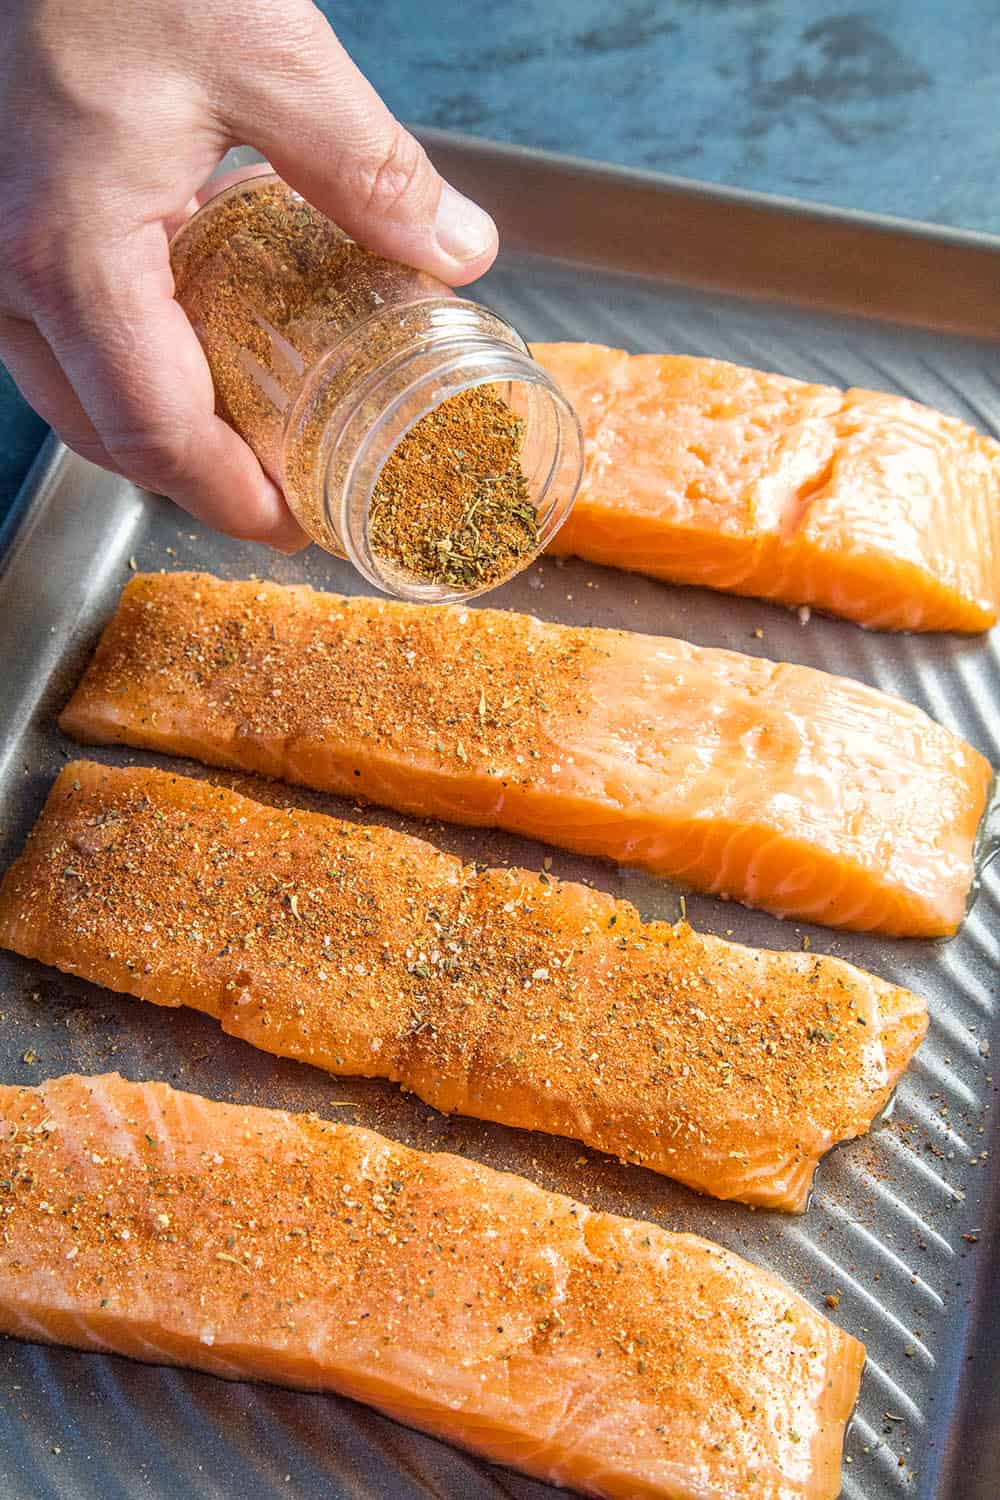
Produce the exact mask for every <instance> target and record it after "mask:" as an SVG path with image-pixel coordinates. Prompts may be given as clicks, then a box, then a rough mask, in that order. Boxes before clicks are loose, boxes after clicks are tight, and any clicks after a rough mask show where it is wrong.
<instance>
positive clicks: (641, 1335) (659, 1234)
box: [0, 1075, 864, 1500]
mask: <svg viewBox="0 0 1000 1500" xmlns="http://www.w3.org/2000/svg"><path fill="white" fill-rule="evenodd" d="M0 1184H2V1185H0V1331H3V1332H5V1333H8V1334H13V1335H16V1336H19V1337H22V1338H27V1339H31V1340H44V1341H49V1342H52V1343H59V1344H71V1345H77V1346H79V1347H81V1348H85V1349H90V1350H94V1349H103V1350H110V1351H112V1352H114V1353H117V1354H124V1355H128V1356H131V1357H133V1358H136V1359H141V1360H146V1361H149V1362H152V1363H163V1364H179V1365H190V1366H193V1367H194V1368H197V1369H201V1370H206V1371H208V1372H210V1373H211V1374H215V1375H221V1376H224V1377H226V1378H228V1379H244V1378H246V1379H261V1380H268V1381H273V1382H275V1383H277V1384H281V1385H289V1386H298V1387H303V1388H306V1389H312V1390H326V1391H336V1392H340V1393H341V1394H343V1395H345V1396H349V1397H352V1398H354V1399H355V1400H359V1401H365V1402H368V1403H369V1404H370V1405H372V1406H376V1407H378V1408H380V1409H381V1410H382V1411H384V1412H387V1413H388V1414H389V1415H390V1416H392V1417H395V1418H397V1419H398V1420H399V1421H402V1422H407V1423H409V1424H410V1425H411V1426H414V1427H419V1428H422V1429H423V1430H424V1431H426V1432H430V1433H433V1434H434V1435H436V1436H438V1437H441V1438H445V1439H447V1440H449V1441H451V1442H454V1443H457V1444H459V1445H461V1446H463V1447H466V1448H470V1449H472V1450H473V1451H474V1452H477V1453H480V1454H483V1455H485V1456H486V1457H487V1458H490V1459H493V1460H494V1461H496V1462H498V1463H503V1464H508V1465H510V1466H511V1467H514V1468H519V1469H522V1470H524V1471H525V1472H527V1473H529V1474H533V1475H537V1476H538V1477H540V1478H542V1479H548V1480H551V1481H552V1482H553V1483H556V1484H562V1485H568V1486H572V1487H574V1488H577V1489H579V1490H583V1491H585V1492H587V1493H589V1494H592V1495H598V1496H607V1497H622V1500H626V1497H627V1500H636V1497H638V1496H645V1497H648V1500H656V1497H660V1500H704V1497H706V1496H708V1495H718V1496H723V1495H733V1496H735V1495H740V1496H754V1497H759V1500H834V1497H835V1496H836V1495H837V1494H838V1493H839V1491H840V1463H841V1450H842V1445H843V1436H844V1428H845V1424H846V1422H847V1420H848V1418H849V1416H850V1414H851V1411H852V1409H853V1406H854V1402H855V1399H856V1396H857V1391H858V1385H859V1382H860V1378H861V1369H862V1364H863V1361H864V1348H863V1346H862V1345H861V1344H859V1343H858V1342H857V1340H856V1339H853V1338H851V1337H850V1335H848V1334H846V1333H843V1332H841V1331H840V1329H838V1328H836V1327H834V1326H833V1324H831V1323H830V1322H828V1320H827V1319H826V1318H825V1317H824V1316H822V1315H821V1314H820V1313H818V1312H816V1311H814V1310H813V1308H812V1307H810V1306H809V1305H808V1303H806V1302H805V1301H804V1300H803V1299H802V1298H801V1297H799V1296H797V1295H796V1293H794V1292H793V1291H792V1290H791V1289H790V1288H789V1287H787V1286H786V1285H785V1284H784V1283H783V1282H781V1281H780V1280H779V1279H778V1278H777V1277H776V1276H774V1275H772V1274H771V1273H770V1272H768V1271H765V1270H763V1269H761V1268H760V1267H758V1266H754V1265H751V1264H750V1263H749V1262H747V1261H745V1260H742V1259H741V1258H740V1257H739V1256H737V1255H734V1254H733V1253H732V1252H731V1251H728V1250H725V1249H723V1248H722V1247H721V1246H718V1245H714V1244H711V1243H710V1242H709V1241H707V1240H703V1239H700V1238H697V1237H695V1236H693V1235H688V1234H669V1233H667V1232H665V1231H664V1230H662V1229H660V1228H658V1227H657V1226H656V1225H653V1224H643V1223H639V1222H637V1221H635V1220H630V1219H622V1218H617V1217H615V1216H613V1215H611V1214H603V1213H597V1212H594V1211H592V1210H590V1209H588V1208H586V1207H583V1206H582V1205H581V1204H579V1203H574V1202H573V1201H572V1199H569V1198H565V1197H562V1196H560V1195H558V1194H555V1193H549V1192H545V1191H544V1190H543V1189H541V1188H538V1187H535V1186H534V1185H533V1184H532V1183H530V1182H527V1181H525V1180H524V1179H523V1178H521V1177H516V1176H512V1175H509V1174H507V1173H501V1172H496V1171H491V1170H490V1169H489V1168H487V1167H483V1166H480V1165H478V1164H477V1163H476V1162H472V1161H467V1160H465V1159H464V1158H461V1157H456V1156H447V1155H443V1154H438V1155H432V1154H427V1153H424V1152H419V1151H412V1150H409V1149H407V1148H406V1147H404V1146H400V1145H396V1144H394V1143H393V1142H391V1141H388V1140H386V1139H384V1137H382V1136H378V1135H375V1134H373V1133H372V1132H371V1131H368V1130H360V1129H357V1128H354V1127H351V1126H345V1125H339V1124H331V1123H329V1122H327V1121H324V1120H321V1119H318V1118H317V1117H316V1116H304V1115H290V1114H286V1113H284V1112H281V1111H278V1110H265V1109H253V1108H249V1107H246V1106H242V1105H233V1104H219V1103H216V1102H214V1101H212V1100H208V1099H202V1098H199V1097H198V1096H197V1095H194V1094H183V1093H176V1092H175V1091H174V1090H172V1089H171V1088H169V1087H168V1086H167V1085H166V1084H164V1083H128V1082H126V1081H125V1080H124V1079H122V1078H119V1077H118V1076H117V1075H110V1076H105V1077H96V1078H79V1077H66V1078H61V1079H57V1080H55V1081H52V1082H49V1083H46V1084H43V1085H42V1086H41V1087H40V1088H37V1089H33V1088H11V1087H4V1088H0Z"/></svg>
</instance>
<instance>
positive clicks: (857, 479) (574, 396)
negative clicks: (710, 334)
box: [533, 343, 1000, 631]
mask: <svg viewBox="0 0 1000 1500" xmlns="http://www.w3.org/2000/svg"><path fill="white" fill-rule="evenodd" d="M533 353H534V354H535V356H536V358H537V359H538V360H539V362H540V363H541V364H542V365H543V366H544V367H545V368H546V369H547V370H548V371H549V372H550V373H551V374H552V375H553V376H554V378H555V379H556V380H557V381H558V383H559V385H560V386H561V387H562V389H563V390H564V391H565V393H566V395H567V396H568V397H569V399H570V400H571V401H572V402H573V403H574V405H575V406H576V408H577V413H578V416H579V418H580V422H581V425H582V427H583V430H584V437H585V440H586V455H587V457H586V468H585V472H584V482H583V486H582V488H581V490H580V493H579V495H578V497H577V501H576V505H575V506H574V509H573V511H572V513H571V515H570V517H569V520H568V521H567V523H566V525H565V526H564V527H563V529H562V530H561V531H560V532H559V535H558V536H557V537H556V539H555V541H554V542H553V544H552V547H551V550H552V551H554V552H560V553H564V554H570V553H575V554H576V555H577V556H578V557H585V558H589V559H590V560H591V561H593V562H599V563H610V564H612V565H614V566H615V567H620V568H630V569H633V570H635V571H637V572H640V573H649V574H652V575H653V577H656V578H665V579H668V580H670V581H671V582H674V583H688V584H702V585H705V586H707V587H709V588H715V589H724V590H727V591H729V592H731V593H736V594H751V595H756V596H757V597H759V598H763V599H776V600H779V601H781V602H782V603H784V604H793V605H804V604H805V605H815V606H817V607H819V608H820V609H824V610H828V611H829V612H830V613H831V614H835V615H843V616H845V617H846V618H847V619H849V620H857V621H858V622H859V623H860V624H862V625H870V626H877V627H880V628H882V629H897V630H961V631H979V630H985V629H987V628H988V627H989V626H990V625H992V624H994V623H995V621H996V619H997V611H998V607H1000V445H998V444H997V443H996V442H995V441H994V440H993V439H992V438H989V437H985V436H983V435H982V434H981V433H979V432H977V431H976V430H975V429H974V428H972V427H970V426H968V425H967V424H966V423H965V422H961V421H959V420H957V419H956V418H954V417H948V416H945V415H944V414H943V413H941V412H938V411H934V410H932V409H931V408H929V407H926V406H921V405H918V403H917V402H915V401H908V400H906V399H905V398H904V397H902V396H892V395H887V394H884V393H882V392H879V391H866V390H849V391H842V390H838V389H836V388H834V387H833V386H825V385H808V384H806V383H805V382H803V381H800V380H792V379H789V378H788V377H787V376H784V375H771V374H766V373H764V372H762V371H760V370H749V369H743V368H741V367H740V366H738V365H733V364H727V363H725V362H723V361H722V360H717V359H695V358H691V357H689V356H687V355H670V354H667V355H654V354H642V355H632V356H630V355H628V354H626V353H625V351H624V350H622V349H608V348H605V347H604V346H603V345H600V344H572V343H565V344H536V345H535V346H534V348H533Z"/></svg>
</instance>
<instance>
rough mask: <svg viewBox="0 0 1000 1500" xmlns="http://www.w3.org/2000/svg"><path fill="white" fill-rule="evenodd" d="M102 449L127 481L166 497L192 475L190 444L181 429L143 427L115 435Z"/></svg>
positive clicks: (106, 440) (106, 438) (107, 439)
mask: <svg viewBox="0 0 1000 1500" xmlns="http://www.w3.org/2000/svg"><path fill="white" fill-rule="evenodd" d="M104 446H105V448H106V450H107V452H108V454H109V456H110V458H111V459H112V461H113V462H114V464H115V465H116V467H117V468H119V469H120V470H121V472H122V473H123V474H124V475H125V476H126V478H128V479H133V480H135V482H136V483H137V484H141V485H144V486H145V487H146V488H147V489H153V490H162V491H163V492H164V493H166V494H170V493H171V491H172V490H173V489H174V488H176V487H177V486H179V485H182V484H184V482H185V481H186V480H188V479H189V478H190V475H191V445H190V443H189V441H188V438H187V435H186V433H185V432H184V430H183V429H182V428H180V427H178V428H167V427H156V426H143V427H134V428H132V429H130V430H126V431H121V432H114V433H111V434H109V435H107V436H106V437H105V439H104Z"/></svg>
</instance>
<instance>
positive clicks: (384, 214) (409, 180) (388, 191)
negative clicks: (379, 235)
mask: <svg viewBox="0 0 1000 1500" xmlns="http://www.w3.org/2000/svg"><path fill="white" fill-rule="evenodd" d="M428 166H429V164H428V161H427V157H426V154H425V152H424V149H423V147H422V146H421V145H420V144H419V142H418V141H415V140H414V138H413V136H412V135H410V134H409V132H408V131H405V130H402V129H400V130H398V131H397V132H396V133H395V134H394V135H393V137H392V140H391V141H390V142H389V144H388V146H387V148H386V149H385V150H384V151H383V152H382V154H381V155H380V156H377V157H375V158H374V159H373V160H372V161H370V162H367V163H366V164H365V165H364V166H363V167H362V168H361V173H360V178H361V180H360V183H359V197H360V199H361V201H362V203H363V204H364V207H365V208H366V209H367V211H368V212H369V213H371V214H374V215H377V216H379V217H380V218H392V217H393V216H394V215H395V214H397V213H398V212H399V211H400V209H401V208H402V207H403V206H404V204H407V203H408V202H409V201H410V200H411V199H412V197H413V192H414V189H415V188H416V187H417V186H418V185H419V183H420V181H421V179H422V177H423V176H424V175H425V173H426V172H427V171H428Z"/></svg>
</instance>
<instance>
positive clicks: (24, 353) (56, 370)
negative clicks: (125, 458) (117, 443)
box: [0, 317, 115, 470]
mask: <svg viewBox="0 0 1000 1500" xmlns="http://www.w3.org/2000/svg"><path fill="white" fill-rule="evenodd" d="M0 355H2V356H3V361H4V364H5V365H6V366H7V368H8V370H9V371H10V373H11V375H12V377H13V379H14V383H15V385H16V386H17V387H18V389H19V390H20V392H21V394H22V395H23V396H24V399H25V400H26V401H27V402H28V404H29V405H30V406H32V407H34V409H35V411H36V412H37V413H38V415H39V416H40V417H42V418H43V419H44V420H45V421H46V422H47V423H48V424H49V426H50V427H52V428H54V430H55V431H56V432H57V433H58V435H59V437H61V438H62V440H63V442H64V443H65V444H66V446H67V447H68V448H72V449H73V451H74V453H79V454H80V456H81V457H82V458H89V459H90V462H91V463H94V464H99V465H100V466H101V468H102V469H112V470H113V469H114V468H115V465H114V464H113V463H112V461H111V458H110V456H109V454H108V452H107V450H106V449H105V447H104V444H103V443H102V442H101V440H100V438H99V437H98V436H97V433H96V432H95V431H94V424H93V423H92V422H91V420H90V418H89V417H88V416H87V413H86V412H85V411H84V409H83V407H82V406H81V405H80V403H79V401H78V400H77V398H76V393H75V391H74V390H73V387H72V386H71V385H70V383H69V381H68V380H67V379H66V376H65V375H64V374H63V372H62V370H61V369H60V367H59V362H58V360H57V359H56V357H55V355H54V354H53V353H52V350H51V349H50V348H49V346H48V344H47V343H46V342H45V340H44V339H43V338H42V336H41V334H40V333H39V332H38V329H37V328H36V327H35V325H34V324H33V323H28V322H24V321H22V320H21V319H20V318H6V317H0Z"/></svg>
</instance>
